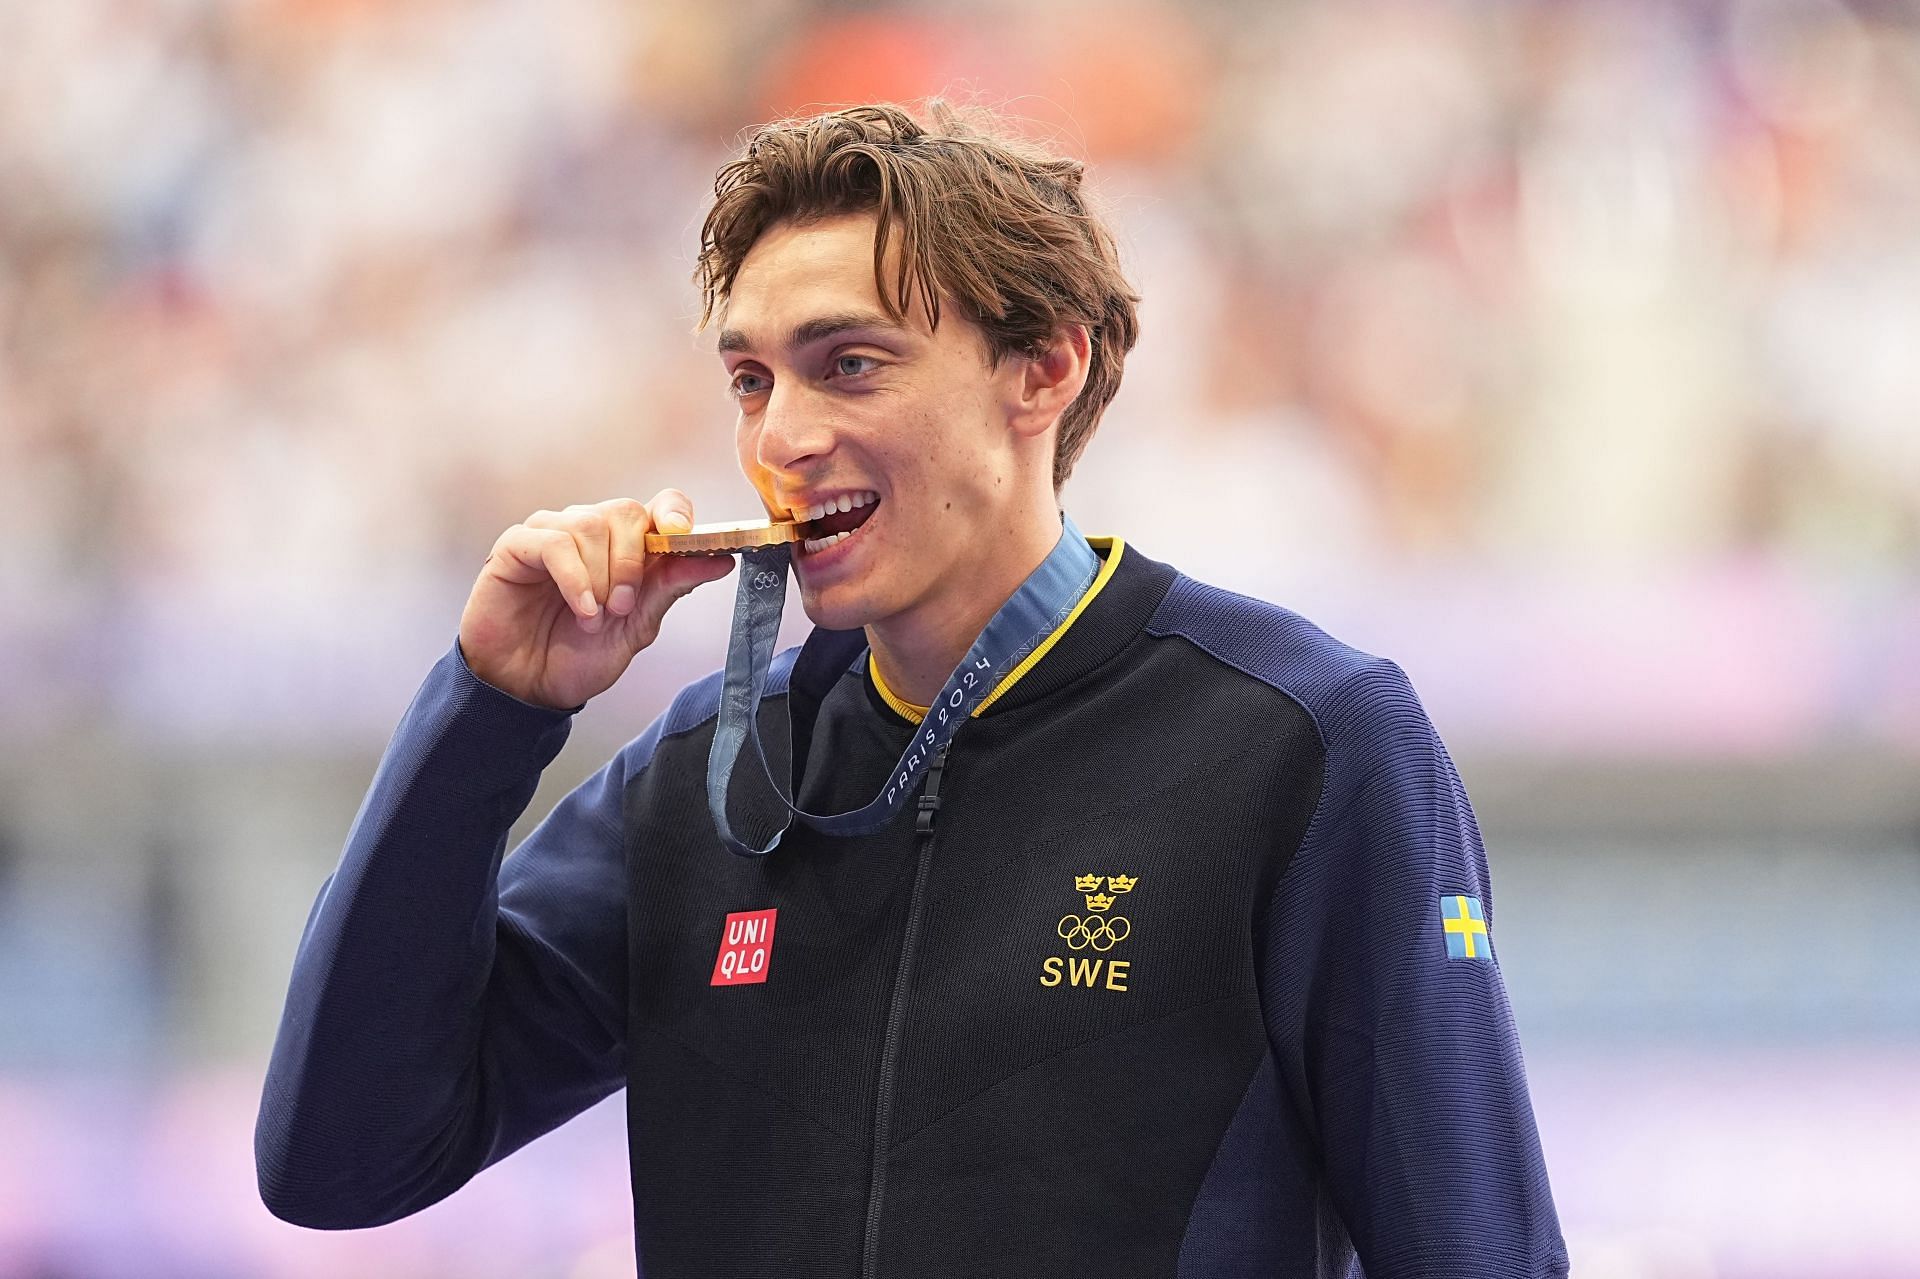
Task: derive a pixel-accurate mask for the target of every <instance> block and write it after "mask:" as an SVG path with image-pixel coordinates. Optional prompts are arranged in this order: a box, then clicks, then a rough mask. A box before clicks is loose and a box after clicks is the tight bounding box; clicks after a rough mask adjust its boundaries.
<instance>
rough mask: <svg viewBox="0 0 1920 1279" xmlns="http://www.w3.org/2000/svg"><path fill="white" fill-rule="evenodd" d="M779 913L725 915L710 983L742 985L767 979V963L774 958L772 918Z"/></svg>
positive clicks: (716, 984) (775, 911)
mask: <svg viewBox="0 0 1920 1279" xmlns="http://www.w3.org/2000/svg"><path fill="white" fill-rule="evenodd" d="M779 913H780V912H779V911H778V910H749V911H742V912H740V913H738V914H734V915H728V916H727V923H726V927H725V928H723V929H722V930H721V932H720V954H719V956H718V957H717V958H715V959H714V961H713V981H712V982H711V983H709V984H710V985H714V986H744V985H746V984H747V983H748V982H756V981H765V980H766V979H767V965H768V964H769V963H771V962H772V961H773V917H774V916H775V915H777V914H779Z"/></svg>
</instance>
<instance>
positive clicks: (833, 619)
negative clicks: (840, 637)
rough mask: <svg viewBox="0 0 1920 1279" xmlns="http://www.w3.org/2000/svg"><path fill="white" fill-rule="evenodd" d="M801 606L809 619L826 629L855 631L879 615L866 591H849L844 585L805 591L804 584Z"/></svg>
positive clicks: (801, 592) (801, 589)
mask: <svg viewBox="0 0 1920 1279" xmlns="http://www.w3.org/2000/svg"><path fill="white" fill-rule="evenodd" d="M846 585H850V583H849V584H846ZM800 607H801V608H802V609H804V610H806V614H807V620H808V621H810V622H812V623H813V624H814V625H815V626H818V627H821V628H823V629H825V630H829V631H857V630H859V629H860V628H861V627H863V626H866V625H867V624H868V623H869V622H872V621H873V620H874V619H875V618H876V617H877V616H879V611H878V610H877V609H875V608H874V607H873V602H872V600H871V599H869V598H868V597H867V594H866V592H864V591H854V590H848V589H845V586H844V585H838V586H835V587H832V588H829V589H827V590H824V591H813V590H808V589H807V588H806V587H805V586H804V585H803V586H802V587H801V588H800Z"/></svg>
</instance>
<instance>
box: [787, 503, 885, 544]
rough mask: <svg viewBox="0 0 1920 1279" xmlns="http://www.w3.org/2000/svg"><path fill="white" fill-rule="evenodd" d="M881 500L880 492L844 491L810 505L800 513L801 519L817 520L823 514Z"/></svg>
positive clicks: (804, 520)
mask: <svg viewBox="0 0 1920 1279" xmlns="http://www.w3.org/2000/svg"><path fill="white" fill-rule="evenodd" d="M879 500H880V495H879V494H878V493H870V492H864V491H863V492H859V493H842V494H840V496H838V497H830V498H828V499H827V500H826V501H824V502H816V503H814V504H813V505H812V506H809V507H808V508H807V509H806V510H805V511H804V512H802V513H800V515H799V519H800V521H801V522H802V523H805V522H807V521H810V520H817V519H819V518H820V517H821V516H823V515H831V514H832V513H833V512H835V511H851V510H853V509H854V508H856V507H861V506H867V505H870V504H871V503H874V502H878V501H879ZM822 540H823V541H824V540H825V539H824V538H823V539H822Z"/></svg>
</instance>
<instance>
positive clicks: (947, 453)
mask: <svg viewBox="0 0 1920 1279" xmlns="http://www.w3.org/2000/svg"><path fill="white" fill-rule="evenodd" d="M874 225H875V222H874V218H873V215H871V214H849V215H845V216H840V217H835V218H832V219H828V220H824V221H819V222H814V223H810V224H806V225H797V224H793V223H779V224H776V225H774V226H772V227H770V228H769V229H768V230H767V231H766V232H765V233H764V234H762V235H761V237H760V239H759V240H758V241H757V242H756V243H755V244H754V246H753V248H752V250H751V251H750V252H749V253H748V254H747V257H746V260H745V261H744V262H742V264H741V266H740V270H739V272H738V273H737V274H736V276H735V277H734V282H733V289H732V292H731V294H730V296H729V298H728V300H727V305H726V309H725V312H724V316H723V322H722V328H721V334H720V356H721V359H722V360H723V361H724V363H725V365H726V370H727V376H728V378H729V379H730V390H731V391H732V393H733V395H734V396H735V398H736V400H737V402H738V404H739V406H740V420H739V427H738V439H737V446H738V449H739V454H740V467H741V470H742V471H743V472H744V473H745V474H746V476H747V478H748V479H749V480H750V481H751V482H752V483H753V486H754V488H755V489H756V490H757V491H758V492H759V494H760V500H761V501H762V503H764V504H765V506H766V508H767V511H768V513H769V514H770V515H771V516H773V517H774V518H775V519H786V518H797V519H807V518H810V517H811V515H812V509H810V508H813V509H817V508H818V507H819V506H820V505H821V504H822V503H826V502H829V501H831V502H832V503H833V504H834V506H836V507H838V506H839V505H841V504H842V502H843V501H844V502H845V504H847V505H848V506H849V507H850V508H851V509H850V510H848V511H847V512H846V513H844V514H842V515H840V516H839V517H838V518H837V522H838V523H843V524H853V523H854V522H855V521H858V520H860V519H861V516H862V514H863V512H866V514H865V519H864V522H862V523H859V525H858V527H857V528H855V529H854V530H853V531H852V532H850V533H848V534H847V535H846V536H844V537H842V538H841V539H840V540H838V541H837V542H835V543H834V544H832V545H830V546H817V545H812V544H809V545H802V546H798V547H796V548H795V553H794V571H795V575H796V577H797V578H798V580H799V583H800V597H801V601H802V603H803V604H804V606H805V608H806V611H807V615H808V616H809V617H810V618H812V619H813V621H814V622H815V623H816V624H818V625H821V626H825V627H829V628H832V629H836V630H851V629H854V628H855V627H859V626H865V625H869V624H872V623H875V622H884V621H886V620H888V619H891V618H896V617H900V616H902V615H905V614H909V613H910V612H918V613H924V614H925V615H926V617H927V619H928V620H929V621H932V620H934V619H936V618H938V617H939V616H941V615H942V614H945V613H948V612H950V611H951V608H952V603H951V602H952V601H955V600H957V599H959V598H961V597H962V596H963V595H964V593H965V592H967V591H968V590H969V589H971V588H972V586H973V579H974V578H976V577H978V576H979V575H980V568H981V561H983V560H990V559H991V558H992V557H993V554H994V550H995V547H996V537H995V530H996V529H998V528H1001V527H1003V526H1004V525H1003V522H1002V521H1001V516H1002V514H1003V513H1004V512H1005V511H1006V510H1008V509H1010V507H1011V503H1012V502H1013V501H1014V498H1015V494H1014V489H1015V487H1016V486H1015V484H1014V475H1015V468H1014V461H1015V453H1014V448H1015V443H1016V440H1015V437H1014V435H1013V433H1012V432H1011V431H1010V430H1009V429H1008V425H1007V412H1008V405H1009V401H1008V398H1007V397H1008V395H1009V393H1010V390H1011V388H1014V387H1016V386H1017V384H1018V379H1019V377H1020V372H1019V369H1020V362H1019V361H1017V360H1007V361H1003V362H1002V364H1001V366H1000V367H999V368H998V369H994V368H991V367H990V366H989V362H988V358H987V351H986V344H985V342H984V340H983V338H982V336H981V334H980V332H979V329H978V328H977V327H976V326H974V325H973V324H972V323H970V322H969V321H968V320H967V319H966V318H965V317H963V316H961V315H960V314H958V311H959V308H958V307H957V306H955V305H953V304H952V303H951V302H948V303H947V304H945V305H943V307H942V310H941V320H940V328H939V331H938V332H937V333H936V332H935V331H934V330H933V328H932V327H931V325H930V324H929V322H928V317H927V314H926V311H925V308H924V306H923V305H922V303H921V300H920V299H919V298H918V297H916V298H915V300H914V309H913V310H912V311H911V312H910V313H909V314H908V315H907V316H906V320H905V323H904V324H902V323H896V322H894V321H892V320H890V319H888V317H887V313H886V311H885V309H884V308H883V307H882V306H881V304H880V298H879V295H878V293H877V292H876V290H875V286H874V277H873V233H874ZM892 271H893V268H892V266H891V265H889V267H888V278H889V279H890V280H891V279H892V278H893V276H892ZM1015 394H1017V392H1015ZM863 501H864V502H865V503H866V505H865V506H864V507H862V506H861V505H860V503H861V502H863ZM956 593H958V594H956ZM943 600H944V601H948V602H949V603H948V604H947V605H945V606H943V603H942V601H943Z"/></svg>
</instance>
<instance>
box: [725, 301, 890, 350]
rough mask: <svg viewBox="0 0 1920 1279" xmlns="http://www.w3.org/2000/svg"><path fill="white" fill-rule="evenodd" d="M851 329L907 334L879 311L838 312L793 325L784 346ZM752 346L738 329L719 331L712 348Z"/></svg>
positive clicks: (823, 337) (751, 348)
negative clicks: (716, 342)
mask: <svg viewBox="0 0 1920 1279" xmlns="http://www.w3.org/2000/svg"><path fill="white" fill-rule="evenodd" d="M854 329H880V330H883V331H885V332H890V333H904V332H906V329H905V327H904V326H902V325H901V324H899V323H897V322H896V321H894V320H893V319H892V318H891V317H889V316H887V315H884V314H882V313H881V312H879V311H840V312H837V313H835V314H833V315H818V316H815V317H814V318H813V319H811V320H802V321H801V322H800V323H799V324H796V325H794V327H793V332H791V333H789V334H788V335H787V345H788V346H790V347H800V346H809V345H811V344H812V343H815V342H819V341H822V340H823V339H826V338H830V337H836V336H838V335H839V334H842V333H846V332H849V331H851V330H854ZM753 346H754V344H753V339H752V338H750V337H748V336H747V334H746V333H745V332H743V331H741V330H740V329H722V330H720V341H719V343H718V344H717V345H716V347H715V349H716V350H717V351H719V352H720V353H721V354H722V355H724V354H726V353H727V352H729V351H736V352H739V351H751V350H753Z"/></svg>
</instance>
